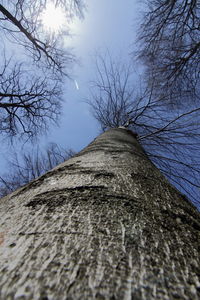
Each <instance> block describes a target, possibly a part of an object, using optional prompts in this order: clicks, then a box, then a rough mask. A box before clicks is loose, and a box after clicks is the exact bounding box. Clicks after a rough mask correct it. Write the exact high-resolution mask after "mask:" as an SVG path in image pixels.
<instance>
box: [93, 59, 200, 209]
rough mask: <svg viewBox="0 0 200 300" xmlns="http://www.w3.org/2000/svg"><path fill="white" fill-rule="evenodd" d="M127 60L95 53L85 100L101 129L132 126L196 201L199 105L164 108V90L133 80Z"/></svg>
mask: <svg viewBox="0 0 200 300" xmlns="http://www.w3.org/2000/svg"><path fill="white" fill-rule="evenodd" d="M130 66H131V64H129V65H127V64H124V63H123V62H120V61H115V60H114V59H113V58H112V57H111V56H110V55H108V54H106V55H102V54H100V55H98V56H97V59H96V74H97V76H96V78H95V79H94V80H93V81H92V91H91V96H90V99H88V102H89V104H90V107H91V111H92V113H93V115H94V117H95V118H96V119H97V121H98V122H99V124H100V125H101V128H102V130H103V131H104V130H106V129H108V128H115V127H120V126H124V127H127V128H131V129H132V130H133V131H134V132H135V133H136V134H137V139H138V141H139V142H140V143H141V145H142V146H143V147H144V149H145V151H146V153H147V155H148V156H149V158H150V159H151V161H152V162H153V163H155V165H156V166H157V167H158V168H159V169H160V170H161V171H162V172H163V174H164V175H165V176H166V177H167V178H168V179H169V180H170V181H171V183H173V184H174V185H175V186H176V187H177V188H178V189H179V190H180V191H182V192H183V193H184V194H186V195H187V196H188V197H189V198H190V199H191V200H192V201H193V202H195V203H196V204H198V203H199V188H200V184H199V178H200V164H199V161H200V157H199V153H200V142H199V139H200V106H198V105H193V106H191V105H190V106H187V107H186V106H184V105H183V106H181V107H180V108H177V109H174V110H169V107H168V105H166V101H165V100H166V98H165V97H167V95H163V97H161V96H160V95H159V96H157V97H156V95H155V93H154V88H155V87H154V86H153V85H152V86H151V89H150V88H149V86H147V85H146V83H145V82H144V81H142V80H137V79H136V78H137V77H136V76H137V75H136V74H135V73H134V72H133V69H131V67H130Z"/></svg>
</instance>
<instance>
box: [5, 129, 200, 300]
mask: <svg viewBox="0 0 200 300" xmlns="http://www.w3.org/2000/svg"><path fill="white" fill-rule="evenodd" d="M0 223H1V227H0V228H1V229H0V231H1V233H0V243H1V246H0V299H1V300H4V299H5V300H10V299H31V300H37V299H40V300H47V299H49V300H76V299H80V300H89V299H98V300H102V299H105V300H107V299H112V300H114V299H119V300H123V299H124V300H125V299H126V300H129V299H134V300H137V299H138V300H139V299H148V300H149V299H162V300H163V299H170V300H171V299H191V300H195V299H200V298H199V297H200V282H199V278H198V275H199V274H200V270H199V246H200V245H199V240H198V237H199V236H198V234H199V229H200V218H199V212H198V211H197V210H196V209H195V207H194V206H193V205H192V204H191V203H190V202H189V201H188V200H187V199H186V198H185V197H184V196H183V195H181V194H180V193H179V192H178V191H177V190H176V189H175V188H174V187H172V186H171V185H170V184H169V182H168V181H167V180H166V179H165V178H164V176H163V175H162V174H161V173H160V171H159V170H158V169H157V168H156V167H155V166H154V165H153V164H152V162H151V161H150V160H149V159H148V158H147V156H146V154H145V152H144V151H143V149H142V148H141V146H140V145H139V143H138V142H137V140H136V137H135V135H134V134H133V133H132V132H131V131H129V130H126V129H122V128H119V129H111V130H109V131H107V132H105V133H103V134H102V135H100V136H99V137H98V138H97V139H95V140H94V142H93V143H91V144H90V145H89V146H88V147H86V148H85V149H84V150H82V151H81V152H80V153H79V154H78V155H76V156H75V157H74V158H71V159H69V160H68V161H66V162H64V163H63V164H61V165H59V166H57V167H56V168H54V169H53V170H51V171H50V172H48V173H47V174H45V175H43V176H41V177H40V178H38V179H37V180H34V181H33V182H31V183H29V184H28V185H26V186H24V187H23V188H21V189H19V190H18V191H16V192H14V193H12V194H11V195H9V196H7V197H4V198H2V199H1V200H0Z"/></svg>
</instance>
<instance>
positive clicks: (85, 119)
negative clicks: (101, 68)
mask: <svg viewBox="0 0 200 300" xmlns="http://www.w3.org/2000/svg"><path fill="white" fill-rule="evenodd" d="M86 2H87V11H86V12H85V19H84V20H76V21H75V22H74V23H73V24H72V25H71V30H72V33H73V37H72V38H66V40H65V43H66V45H68V46H70V47H73V48H74V53H75V54H76V56H77V58H78V64H77V65H75V66H74V68H73V71H72V74H73V78H74V80H76V82H77V83H78V86H79V89H77V87H76V84H75V82H74V81H71V82H70V81H68V80H66V82H65V84H64V91H65V92H64V100H65V102H64V104H63V110H62V115H61V117H60V126H59V127H55V126H51V128H50V131H49V133H48V135H47V136H43V137H40V138H39V139H38V144H39V145H41V146H45V145H46V144H47V143H49V142H55V143H58V144H59V145H61V146H63V147H66V148H73V149H74V150H76V151H79V150H81V149H82V148H83V147H85V146H87V144H88V143H89V142H91V141H92V140H93V139H94V138H95V137H96V136H97V135H98V134H99V132H100V131H99V126H98V124H97V122H96V121H95V120H94V118H93V117H92V116H91V113H90V112H89V107H88V105H87V104H86V103H84V100H85V99H87V98H88V92H89V86H90V81H91V80H92V79H93V78H94V72H95V71H94V54H95V51H105V50H109V52H110V53H111V54H112V55H113V56H117V57H119V56H120V57H121V58H123V60H127V59H129V57H130V52H131V51H132V50H133V49H134V46H133V45H134V41H135V36H136V27H137V22H138V19H139V10H138V1H137V0H127V1H126V2H124V1H123V0H117V1H116V0H101V1H99V0H87V1H86ZM14 146H15V147H17V148H18V147H19V148H20V149H21V147H22V145H20V146H18V145H17V146H16V145H14ZM14 146H11V145H8V144H7V143H5V142H3V143H1V149H0V163H1V174H2V172H3V170H5V169H6V163H5V161H6V158H9V153H10V152H11V151H12V149H13V147H14ZM24 147H25V148H26V147H27V145H25V146H24ZM25 148H23V149H25Z"/></svg>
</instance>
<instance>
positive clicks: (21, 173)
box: [0, 143, 75, 197]
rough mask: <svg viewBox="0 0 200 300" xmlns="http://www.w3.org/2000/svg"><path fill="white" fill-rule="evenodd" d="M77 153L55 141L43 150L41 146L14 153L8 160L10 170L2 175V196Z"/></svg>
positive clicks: (0, 183) (0, 179) (0, 191)
mask: <svg viewBox="0 0 200 300" xmlns="http://www.w3.org/2000/svg"><path fill="white" fill-rule="evenodd" d="M74 154H75V152H74V151H73V150H71V149H69V150H66V149H63V148H61V147H59V146H58V145H57V144H55V143H51V144H49V146H48V147H47V148H46V149H45V151H42V150H40V149H39V147H37V148H35V149H33V150H32V151H29V152H25V153H23V154H22V155H19V154H17V153H16V152H15V153H13V155H12V156H13V157H12V159H10V160H9V161H8V169H9V172H7V173H5V174H3V175H1V176H0V197H3V196H5V195H8V194H10V193H11V192H13V191H15V190H16V189H18V188H19V187H21V186H24V185H25V184H27V183H29V182H30V181H32V180H33V179H35V178H37V177H39V176H41V175H42V174H44V173H46V172H47V171H49V170H51V169H52V168H54V167H55V166H57V165H59V164H61V163H62V162H64V161H65V160H67V159H69V158H70V157H72V156H73V155H74Z"/></svg>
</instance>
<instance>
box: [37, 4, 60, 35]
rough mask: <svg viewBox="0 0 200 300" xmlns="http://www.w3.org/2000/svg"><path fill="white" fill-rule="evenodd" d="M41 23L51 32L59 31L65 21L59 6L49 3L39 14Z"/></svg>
mask: <svg viewBox="0 0 200 300" xmlns="http://www.w3.org/2000/svg"><path fill="white" fill-rule="evenodd" d="M41 21H42V25H43V26H44V28H45V29H46V30H49V31H51V32H58V31H60V30H61V29H62V28H63V26H64V23H65V21H66V16H65V13H64V11H63V10H62V9H61V7H58V6H57V7H56V6H55V5H54V4H53V3H49V4H48V5H47V6H46V8H45V10H44V12H43V13H42V16H41Z"/></svg>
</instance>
